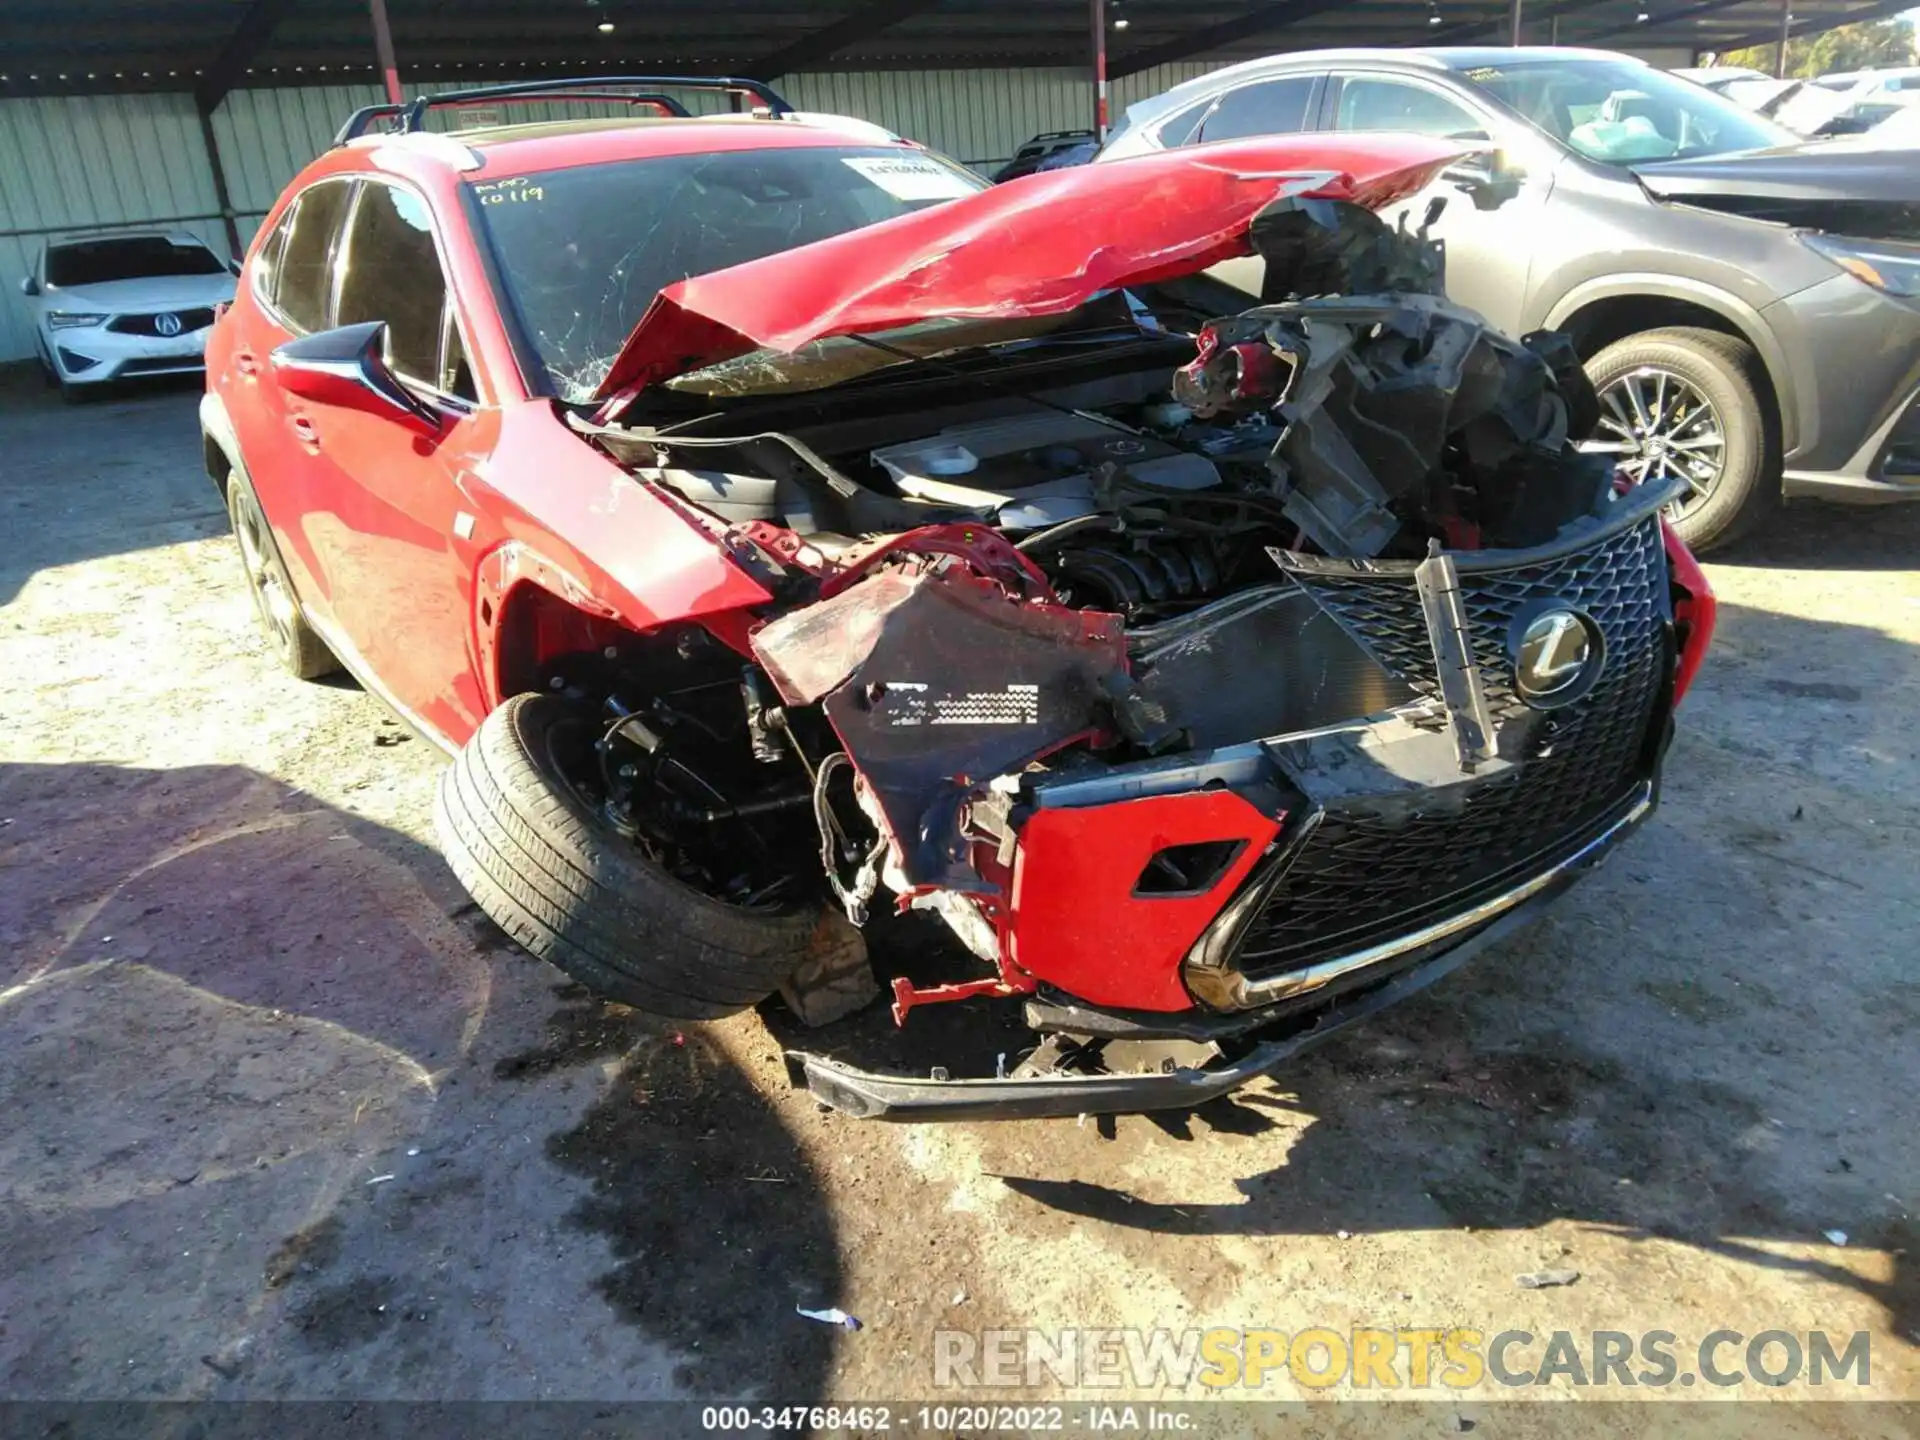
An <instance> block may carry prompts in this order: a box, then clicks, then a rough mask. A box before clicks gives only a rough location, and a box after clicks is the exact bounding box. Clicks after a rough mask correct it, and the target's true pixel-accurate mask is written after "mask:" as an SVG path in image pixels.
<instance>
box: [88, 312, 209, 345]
mask: <svg viewBox="0 0 1920 1440" xmlns="http://www.w3.org/2000/svg"><path fill="white" fill-rule="evenodd" d="M162 313H165V314H170V315H172V316H173V318H174V319H176V320H178V321H179V322H180V328H179V329H178V330H176V331H174V332H173V335H171V336H165V337H162V338H165V339H172V338H174V336H178V335H191V334H192V333H193V332H194V331H196V330H204V329H206V328H207V326H209V325H211V324H212V323H213V310H212V309H211V307H207V308H201V309H196V310H172V311H165V312H162ZM159 319H160V316H159V315H116V316H114V317H113V319H111V320H109V321H108V322H107V328H108V329H109V330H114V331H117V332H119V333H120V334H122V335H154V336H158V335H159V334H160V328H159V325H158V323H157V322H158V321H159Z"/></svg>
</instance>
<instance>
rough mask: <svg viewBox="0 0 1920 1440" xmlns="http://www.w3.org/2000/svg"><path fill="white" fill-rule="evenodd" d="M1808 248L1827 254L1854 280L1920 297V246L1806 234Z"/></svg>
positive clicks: (1899, 293)
mask: <svg viewBox="0 0 1920 1440" xmlns="http://www.w3.org/2000/svg"><path fill="white" fill-rule="evenodd" d="M1800 238H1801V239H1802V240H1803V241H1805V242H1806V244H1807V248H1808V249H1810V250H1816V251H1818V252H1819V253H1820V254H1822V255H1824V256H1826V257H1827V259H1829V260H1831V261H1832V262H1833V263H1834V264H1836V265H1838V266H1839V267H1840V268H1841V269H1842V270H1844V271H1846V272H1847V273H1848V274H1849V275H1851V276H1853V278H1854V279H1856V280H1858V281H1860V282H1861V283H1863V284H1866V285H1871V286H1872V287H1873V288H1874V289H1876V290H1883V291H1885V292H1886V293H1887V294H1889V295H1901V296H1905V297H1906V298H1908V299H1914V298H1916V297H1920V245H1903V244H1901V243H1900V242H1899V241H1897V240H1861V239H1858V238H1856V237H1854V236H1851V235H1802V236H1801V237H1800Z"/></svg>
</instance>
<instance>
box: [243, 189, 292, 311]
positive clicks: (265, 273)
mask: <svg viewBox="0 0 1920 1440" xmlns="http://www.w3.org/2000/svg"><path fill="white" fill-rule="evenodd" d="M299 210H300V202H299V201H298V200H296V201H294V202H293V204H291V205H289V206H288V207H287V208H286V210H285V211H284V212H283V213H282V214H281V216H280V219H279V221H278V222H277V223H276V224H275V225H274V227H273V231H272V233H271V234H269V235H268V236H267V238H266V239H265V240H263V241H261V242H260V248H259V249H258V250H256V251H254V252H253V277H252V278H253V293H254V294H256V295H258V296H259V297H260V299H261V301H262V302H263V303H265V304H267V305H272V306H278V305H279V303H280V299H279V291H280V259H281V256H282V255H283V254H285V252H286V248H287V233H288V232H289V231H290V230H292V229H293V217H294V216H295V215H296V214H297V213H299Z"/></svg>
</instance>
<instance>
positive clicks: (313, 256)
mask: <svg viewBox="0 0 1920 1440" xmlns="http://www.w3.org/2000/svg"><path fill="white" fill-rule="evenodd" d="M350 193H351V191H350V188H349V186H348V185H347V184H346V182H344V181H334V182H332V183H330V184H321V185H315V186H314V187H313V188H312V189H310V190H307V191H305V192H304V193H302V194H301V196H300V201H299V205H298V207H297V208H296V209H295V210H294V212H293V226H292V229H290V230H289V231H288V232H287V238H286V240H285V242H284V243H283V244H282V245H281V247H280V273H279V275H278V277H277V278H276V279H275V282H274V307H275V308H276V309H277V310H279V312H280V313H281V315H283V316H284V317H285V318H286V321H287V323H288V324H289V325H290V326H292V327H293V328H294V329H295V330H298V331H301V332H302V333H309V332H311V331H314V330H324V329H326V327H327V298H328V295H329V294H330V292H331V289H332V284H331V276H332V274H333V270H332V267H331V266H330V265H329V264H328V261H329V260H331V259H332V257H333V249H334V239H335V237H336V236H338V234H339V233H340V221H341V219H342V217H343V216H344V215H345V214H346V209H347V197H348V195H349V194H350Z"/></svg>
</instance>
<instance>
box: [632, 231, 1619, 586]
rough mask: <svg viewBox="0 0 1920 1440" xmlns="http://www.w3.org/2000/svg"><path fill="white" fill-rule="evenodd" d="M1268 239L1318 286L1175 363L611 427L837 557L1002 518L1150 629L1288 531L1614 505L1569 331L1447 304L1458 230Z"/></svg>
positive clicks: (1357, 538) (748, 518)
mask: <svg viewBox="0 0 1920 1440" xmlns="http://www.w3.org/2000/svg"><path fill="white" fill-rule="evenodd" d="M1255 241H1256V244H1258V245H1259V246H1261V247H1262V250H1263V253H1265V254H1266V255H1267V257H1268V265H1269V280H1268V285H1267V289H1268V291H1269V292H1273V291H1275V290H1282V291H1284V290H1289V289H1292V290H1296V291H1297V290H1302V289H1304V288H1305V287H1308V286H1310V287H1312V288H1311V289H1310V290H1308V291H1307V293H1306V298H1297V299H1290V300H1286V301H1283V302H1280V303H1276V304H1270V305H1264V306H1261V307H1259V308H1257V309H1252V310H1248V311H1246V312H1244V313H1242V314H1240V315H1236V316H1233V317H1231V318H1228V319H1221V320H1216V321H1213V322H1212V323H1210V324H1207V325H1205V326H1204V327H1203V328H1201V329H1200V330H1199V333H1198V334H1197V336H1195V337H1193V339H1192V341H1191V344H1192V345H1193V347H1194V349H1193V351H1192V352H1190V353H1191V354H1192V355H1193V358H1192V359H1190V360H1189V361H1188V362H1187V363H1185V364H1184V365H1181V366H1179V367H1177V368H1173V369H1169V368H1168V367H1166V366H1165V365H1164V364H1156V365H1155V366H1154V367H1153V368H1134V369H1121V370H1119V371H1118V372H1117V373H1114V372H1113V367H1111V366H1108V367H1105V368H1106V370H1107V371H1108V373H1105V374H1102V375H1100V376H1098V377H1097V378H1090V379H1085V380H1079V381H1077V382H1075V383H1071V384H1067V385H1062V386H1055V387H1048V388H1035V389H1032V390H1030V391H1028V392H1025V393H1021V394H1018V395H1015V394H1007V393H998V394H996V393H995V391H996V388H997V387H996V386H995V385H994V384H993V383H992V382H991V381H990V380H979V379H974V380H970V379H969V377H968V376H967V375H965V374H964V373H961V372H958V371H955V372H953V378H952V381H951V383H949V384H948V385H947V386H946V387H945V388H946V392H947V394H946V397H945V403H936V404H933V405H927V404H919V405H916V406H914V407H913V408H912V410H911V411H910V413H908V414H905V415H888V414H886V413H885V410H884V407H882V406H879V405H874V406H871V407H868V406H861V407H859V408H858V409H855V407H854V406H852V405H847V406H844V407H842V408H841V410H840V411H839V412H837V413H836V411H835V409H834V407H832V406H830V405H827V404H824V403H822V404H820V405H818V406H816V407H814V411H815V417H816V418H813V419H812V423H808V424H803V425H794V426H792V427H791V428H786V429H783V430H782V431H781V432H779V433H767V432H760V433H755V434H753V435H750V436H737V435H736V436H728V435H726V434H724V433H716V430H717V429H718V427H716V426H715V425H714V424H712V423H705V424H697V425H696V424H686V425H681V426H675V427H672V428H670V429H648V428H646V427H641V426H635V427H629V428H622V429H610V428H609V429H601V430H597V431H596V432H595V436H596V439H598V440H599V441H600V443H602V444H603V445H605V446H606V447H607V448H608V449H610V450H611V451H613V452H614V453H615V454H616V455H617V456H619V457H621V458H622V459H624V460H626V461H627V462H628V463H629V464H630V465H631V466H632V468H633V469H634V472H635V473H636V474H637V475H639V476H640V477H641V478H643V479H646V480H649V481H651V482H653V483H656V484H658V485H660V486H662V487H664V488H666V489H668V490H670V491H672V492H673V493H675V494H676V495H678V496H680V497H681V498H683V499H685V500H687V501H690V502H691V503H692V504H693V505H695V506H697V507H699V509H700V510H701V511H702V512H705V513H706V514H710V515H712V516H714V517H716V518H717V519H719V520H722V521H725V522H728V523H730V524H734V525H753V524H766V525H774V526H778V527H780V528H782V529H785V530H787V531H790V532H791V533H793V534H794V535H797V536H800V537H803V538H804V539H805V540H806V541H807V543H808V544H809V545H810V546H811V547H813V548H814V549H816V550H818V551H819V552H821V553H822V554H824V555H827V556H830V557H835V558H840V557H845V556H849V555H855V554H857V553H858V552H859V551H860V550H861V549H862V547H864V546H867V545H871V544H872V543H874V541H875V540H876V539H877V538H878V537H882V536H885V535H889V534H901V533H905V532H907V531H911V530H913V529H916V528H920V527H923V526H928V525H944V524H955V523H981V524H986V525H989V526H991V527H992V528H993V529H994V530H995V531H996V532H998V533H999V534H1001V535H1003V536H1005V537H1007V538H1008V539H1009V540H1011V541H1013V542H1014V543H1015V544H1016V545H1017V546H1018V547H1019V549H1020V551H1021V552H1022V553H1023V554H1024V555H1027V556H1029V557H1031V558H1033V559H1034V560H1035V562H1036V563H1037V564H1038V565H1039V566H1040V568H1041V569H1043V570H1044V571H1045V572H1046V574H1047V577H1048V579H1049V581H1050V582H1051V583H1052V584H1053V585H1054V586H1055V589H1056V591H1057V592H1058V593H1059V595H1060V598H1061V599H1063V600H1064V601H1066V602H1067V603H1069V604H1073V605H1077V606H1080V607H1083V608H1100V609H1105V610H1111V611H1114V612H1116V613H1118V614H1121V615H1123V616H1125V617H1127V619H1128V620H1129V621H1130V622H1132V621H1139V620H1142V619H1160V618H1166V617H1167V616H1168V615H1170V614H1173V613H1179V611H1181V610H1182V609H1184V608H1191V606H1192V605H1193V604H1195V603H1197V602H1204V601H1206V600H1211V599H1217V598H1219V597H1220V596H1222V595H1225V594H1229V593H1232V592H1233V591H1234V590H1236V589H1239V588H1242V587H1244V586H1246V585H1249V584H1257V583H1263V582H1270V581H1271V580H1272V578H1273V575H1274V570H1273V566H1272V562H1271V561H1270V560H1268V559H1267V558H1266V556H1265V553H1264V549H1265V547H1267V546H1282V547H1284V548H1287V549H1290V550H1298V551H1301V552H1303V553H1308V554H1318V555H1325V556H1338V557H1343V558H1356V559H1365V558H1374V557H1398V556H1410V557H1419V556H1423V555H1424V554H1425V553H1426V549H1427V545H1428V542H1429V541H1430V540H1434V539H1439V540H1441V541H1442V542H1443V543H1444V544H1446V545H1447V546H1448V547H1449V548H1452V549H1458V550H1479V549H1495V548H1502V547H1520V546H1528V545H1534V544H1539V543H1542V542H1544V541H1546V540H1549V539H1551V538H1552V537H1553V536H1554V535H1556V534H1558V533H1559V532H1560V531H1562V530H1563V529H1565V528H1566V527H1568V526H1570V525H1576V524H1579V523H1580V522H1581V521H1583V520H1587V519H1591V518H1592V517H1594V516H1596V515H1599V514H1602V513H1604V511H1605V508H1606V506H1607V504H1608V502H1609V501H1610V500H1611V498H1612V488H1611V487H1612V469H1611V467H1610V466H1608V465H1607V464H1606V463H1605V462H1604V461H1600V460H1595V459H1593V458H1591V457H1583V456H1581V455H1579V454H1577V453H1576V452H1575V451H1574V450H1573V449H1572V447H1571V445H1570V443H1569V441H1570V439H1578V438H1581V437H1584V436H1585V435H1586V434H1587V433H1588V432H1589V431H1590V430H1591V428H1592V426H1593V424H1594V423H1595V420H1596V417H1597V414H1598V405H1597V401H1596V400H1595V398H1594V394H1593V391H1592V388H1591V386H1590V385H1588V383H1587V381H1586V379H1585V376H1584V373H1583V372H1582V370H1581V367H1580V364H1579V361H1578V358H1577V356H1576V355H1575V354H1574V352H1573V350H1572V347H1571V345H1570V344H1568V343H1567V341H1566V340H1565V339H1564V337H1562V336H1559V335H1557V334H1553V333H1547V332H1542V333H1539V334H1535V335H1531V336H1528V337H1526V339H1525V340H1523V341H1520V342H1515V341H1512V340H1509V339H1507V338H1505V337H1504V336H1501V335H1499V334H1498V333H1496V332H1494V331H1492V330H1490V329H1489V328H1488V327H1487V326H1486V324H1485V323H1484V322H1483V321H1481V320H1480V319H1479V317H1477V316H1476V315H1474V314H1473V313H1472V312H1470V311H1467V310H1464V309H1462V308H1460V307H1459V306H1456V305H1452V304H1450V303H1448V302H1447V301H1446V300H1445V299H1444V298H1442V296H1441V295H1440V293H1439V291H1440V281H1441V273H1442V262H1441V256H1440V253H1439V247H1438V245H1437V244H1435V243H1433V242H1429V241H1428V240H1426V239H1425V238H1424V236H1423V235H1417V234H1409V233H1407V232H1405V231H1400V232H1396V231H1394V230H1391V229H1389V228H1388V227H1387V226H1386V225H1385V224H1384V222H1382V221H1381V220H1380V219H1379V218H1378V217H1376V216H1375V215H1374V214H1373V213H1372V212H1371V211H1368V210H1366V209H1364V208H1362V207H1360V206H1356V205H1352V204H1348V203H1345V202H1341V201H1329V200H1294V201H1286V202H1281V203H1280V204H1277V205H1275V206H1274V207H1272V209H1271V210H1270V211H1269V212H1268V213H1267V214H1265V215H1263V216H1262V217H1261V221H1260V223H1259V224H1258V225H1257V226H1256V227H1255ZM1280 275H1292V276H1293V277H1294V278H1293V279H1291V280H1287V279H1282V278H1276V276H1280ZM1389 287H1391V288H1389ZM1147 323H1148V324H1149V325H1150V326H1151V327H1152V328H1153V330H1154V331H1155V332H1156V333H1158V334H1159V335H1160V336H1161V337H1162V338H1163V339H1168V340H1177V339H1179V338H1180V337H1175V336H1170V335H1169V334H1168V332H1167V331H1166V330H1165V329H1163V328H1162V327H1160V326H1159V324H1158V322H1157V321H1155V320H1153V319H1152V318H1151V317H1147ZM855 338H856V339H859V338H860V337H855ZM882 348H886V347H882ZM1162 353H1164V352H1162ZM900 354H901V355H902V356H904V358H905V359H906V360H908V361H914V360H915V359H916V358H917V357H915V356H914V355H913V354H911V353H909V352H906V351H902V352H900ZM920 364H922V365H931V366H932V367H933V369H934V370H935V373H938V372H939V371H940V370H941V369H943V368H945V367H941V366H940V365H939V364H938V362H930V361H921V362H920ZM849 412H852V413H849Z"/></svg>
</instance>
